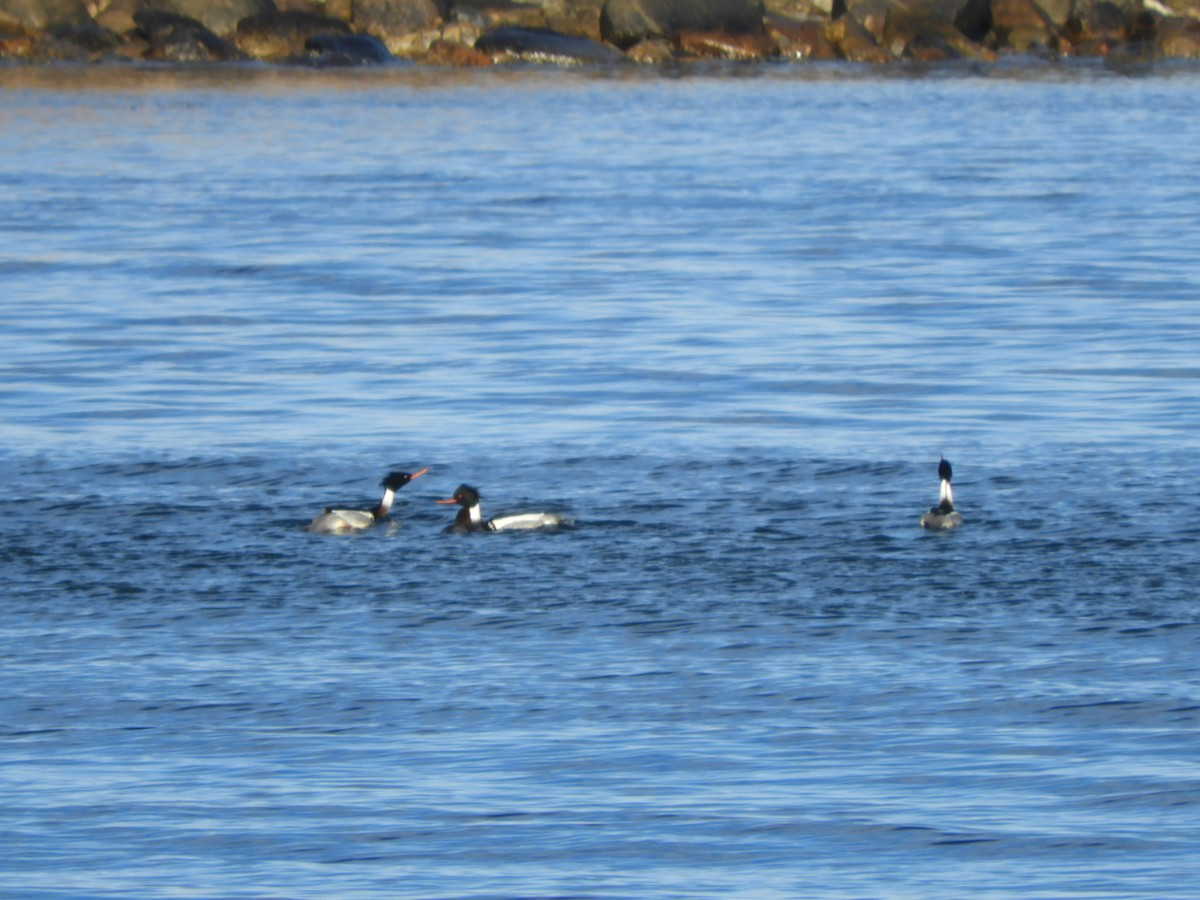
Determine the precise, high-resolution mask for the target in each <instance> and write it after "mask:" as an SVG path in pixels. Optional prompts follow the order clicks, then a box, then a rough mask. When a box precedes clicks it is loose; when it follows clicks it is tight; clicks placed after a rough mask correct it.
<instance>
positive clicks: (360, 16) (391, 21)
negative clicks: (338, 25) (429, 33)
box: [351, 0, 446, 40]
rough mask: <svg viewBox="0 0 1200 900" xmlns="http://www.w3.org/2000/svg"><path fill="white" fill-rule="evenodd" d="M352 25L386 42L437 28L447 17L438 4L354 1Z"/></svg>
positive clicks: (403, 0) (408, 0) (423, 0)
mask: <svg viewBox="0 0 1200 900" xmlns="http://www.w3.org/2000/svg"><path fill="white" fill-rule="evenodd" d="M351 9H352V11H353V15H352V18H351V21H352V22H353V23H354V26H355V27H356V28H357V29H358V30H359V31H365V32H368V33H370V34H373V35H375V36H376V37H381V38H384V39H385V40H386V39H387V38H388V37H390V36H393V35H402V34H409V33H411V32H414V31H422V30H424V29H427V28H432V27H433V26H435V25H437V24H438V23H439V22H441V21H442V19H443V18H444V17H445V16H446V7H445V6H444V5H443V3H441V2H439V0H351Z"/></svg>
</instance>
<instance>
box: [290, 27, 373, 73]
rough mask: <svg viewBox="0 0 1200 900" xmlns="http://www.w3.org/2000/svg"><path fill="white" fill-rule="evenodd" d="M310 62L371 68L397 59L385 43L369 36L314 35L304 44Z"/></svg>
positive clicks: (323, 64)
mask: <svg viewBox="0 0 1200 900" xmlns="http://www.w3.org/2000/svg"><path fill="white" fill-rule="evenodd" d="M304 50H305V52H306V53H307V54H308V58H309V61H310V62H315V63H317V64H318V65H322V66H371V65H381V64H383V63H387V62H391V61H392V60H393V59H394V58H395V57H393V56H392V54H391V53H389V52H388V48H387V47H386V46H385V45H384V43H383V41H381V40H379V38H377V37H373V36H372V35H369V34H328V33H325V34H314V35H313V36H312V37H310V38H309V39H308V40H306V41H305V42H304Z"/></svg>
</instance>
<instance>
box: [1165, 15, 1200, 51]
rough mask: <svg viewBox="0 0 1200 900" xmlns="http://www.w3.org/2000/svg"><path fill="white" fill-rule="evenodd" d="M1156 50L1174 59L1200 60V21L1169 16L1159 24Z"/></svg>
mask: <svg viewBox="0 0 1200 900" xmlns="http://www.w3.org/2000/svg"><path fill="white" fill-rule="evenodd" d="M1154 50H1155V52H1156V53H1158V54H1159V55H1160V56H1166V57H1171V58H1173V59H1200V21H1197V20H1196V19H1185V18H1181V17H1178V16H1169V17H1167V18H1165V19H1163V20H1162V21H1161V22H1159V23H1158V33H1157V34H1156V35H1155V39H1154Z"/></svg>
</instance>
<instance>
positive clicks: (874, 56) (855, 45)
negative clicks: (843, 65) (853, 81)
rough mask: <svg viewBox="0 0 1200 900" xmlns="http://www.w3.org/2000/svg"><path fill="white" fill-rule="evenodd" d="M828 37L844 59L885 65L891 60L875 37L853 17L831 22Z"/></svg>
mask: <svg viewBox="0 0 1200 900" xmlns="http://www.w3.org/2000/svg"><path fill="white" fill-rule="evenodd" d="M828 35H829V40H830V42H831V43H832V44H833V46H834V47H835V48H837V51H838V53H839V54H840V55H841V57H842V59H845V60H849V61H850V62H859V63H885V62H888V61H889V60H890V59H891V57H890V56H889V55H888V53H887V51H886V50H884V49H883V48H882V47H880V46H879V44H877V43H876V42H875V36H874V35H872V34H871V32H870V31H868V30H867V29H866V27H865V26H864V25H863V24H862V23H861V22H859V21H858V20H857V19H855V18H854V17H852V16H842V17H841V18H840V19H837V20H835V21H833V22H831V23H830V24H829V31H828Z"/></svg>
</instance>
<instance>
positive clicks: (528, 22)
mask: <svg viewBox="0 0 1200 900" xmlns="http://www.w3.org/2000/svg"><path fill="white" fill-rule="evenodd" d="M453 8H454V16H455V18H456V19H459V20H460V21H461V20H466V21H469V22H473V23H474V24H476V25H478V26H479V27H480V28H483V29H488V28H499V27H500V26H502V25H517V26H520V27H522V28H545V27H547V26H546V11H545V10H544V9H543V8H542V7H540V6H537V5H535V4H531V3H519V2H516V0H454V5H453Z"/></svg>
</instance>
